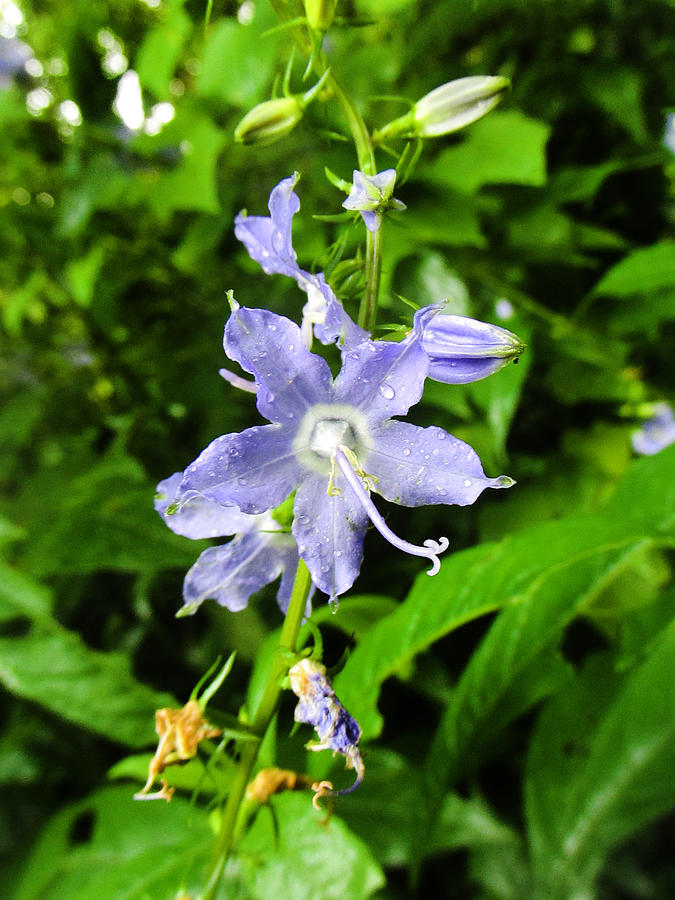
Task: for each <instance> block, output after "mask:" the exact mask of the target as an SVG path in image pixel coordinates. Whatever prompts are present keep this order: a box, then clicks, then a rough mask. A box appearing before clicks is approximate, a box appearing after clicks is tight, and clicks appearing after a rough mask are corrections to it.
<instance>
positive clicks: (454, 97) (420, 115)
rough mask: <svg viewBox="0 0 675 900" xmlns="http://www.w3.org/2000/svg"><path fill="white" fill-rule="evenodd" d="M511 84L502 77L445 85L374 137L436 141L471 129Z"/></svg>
mask: <svg viewBox="0 0 675 900" xmlns="http://www.w3.org/2000/svg"><path fill="white" fill-rule="evenodd" d="M509 85H510V82H509V80H508V78H503V77H502V76H501V75H472V76H470V77H469V78H458V79H456V80H455V81H448V82H447V83H446V84H442V85H441V86H440V87H437V88H435V89H434V90H433V91H431V92H430V93H428V94H426V95H425V96H424V97H422V99H421V100H418V101H417V103H416V104H415V105H414V106H413V108H412V110H411V111H410V112H409V113H407V114H406V115H405V116H401V117H400V118H398V119H395V120H394V121H393V122H389V124H388V125H385V126H384V128H382V129H381V130H380V131H379V132H377V134H376V139H377V140H378V141H381V140H383V139H385V138H389V137H420V138H428V137H439V136H440V135H443V134H450V133H451V132H453V131H458V130H459V129H460V128H464V127H465V126H466V125H470V124H471V123H472V122H475V121H476V120H477V119H480V118H482V117H483V116H484V115H485V114H486V113H489V112H490V110H491V109H492V108H493V107H495V106H496V105H497V104H498V103H499V101H500V100H501V98H502V96H503V95H504V93H505V92H506V91H507V90H508V88H509Z"/></svg>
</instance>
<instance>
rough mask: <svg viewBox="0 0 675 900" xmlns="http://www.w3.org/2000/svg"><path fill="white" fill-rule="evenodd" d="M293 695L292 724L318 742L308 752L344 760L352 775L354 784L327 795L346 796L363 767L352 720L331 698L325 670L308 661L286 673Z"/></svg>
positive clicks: (357, 729)
mask: <svg viewBox="0 0 675 900" xmlns="http://www.w3.org/2000/svg"><path fill="white" fill-rule="evenodd" d="M288 679H289V681H290V683H291V689H292V691H293V693H294V694H295V695H296V697H298V700H299V702H298V705H297V706H296V707H295V714H294V718H295V721H296V722H305V723H306V724H308V725H312V726H313V728H314V730H315V731H316V733H317V736H318V738H319V743H318V744H313V743H310V744H308V745H307V749H308V750H332V751H333V752H334V753H340V754H341V755H342V756H344V757H345V758H346V760H347V768H349V769H354V770H355V771H356V781H355V782H354V784H353V785H352V786H351V787H348V788H345V789H344V790H342V791H333V790H331V791H330V792H329V793H331V794H333V795H337V794H349V793H351V792H352V791H353V790H354V789H355V788H357V787H358V786H359V785H360V784H361V782H362V781H363V776H364V774H365V766H364V765H363V760H362V759H361V753H360V752H359V748H358V743H359V741H360V740H361V729H360V727H359V724H358V722H357V721H356V719H354V718H352V716H350V715H349V713H348V712H347V710H346V709H345V708H344V706H343V705H342V704H341V703H340V701H339V700H338V698H337V697H336V696H335V691H334V690H333V687H332V685H331V683H330V681H329V680H328V678H326V667H325V666H322V665H321V663H318V662H315V661H314V660H312V659H301V660H300V662H298V663H296V664H295V665H294V666H292V667H291V669H290V670H289V672H288Z"/></svg>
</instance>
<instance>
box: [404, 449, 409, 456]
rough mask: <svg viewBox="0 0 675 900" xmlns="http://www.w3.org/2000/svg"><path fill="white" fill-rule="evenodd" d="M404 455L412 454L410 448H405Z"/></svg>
mask: <svg viewBox="0 0 675 900" xmlns="http://www.w3.org/2000/svg"><path fill="white" fill-rule="evenodd" d="M403 455H404V456H410V450H409V449H408V448H407V447H406V448H405V449H404V450H403Z"/></svg>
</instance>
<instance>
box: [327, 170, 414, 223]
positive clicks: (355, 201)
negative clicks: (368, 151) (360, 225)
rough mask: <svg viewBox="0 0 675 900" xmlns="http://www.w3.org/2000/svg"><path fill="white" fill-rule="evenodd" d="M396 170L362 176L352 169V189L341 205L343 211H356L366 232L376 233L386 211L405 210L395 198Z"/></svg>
mask: <svg viewBox="0 0 675 900" xmlns="http://www.w3.org/2000/svg"><path fill="white" fill-rule="evenodd" d="M395 184H396V169H385V171H384V172H378V173H377V175H364V174H363V172H359V170H358V169H354V175H353V184H352V189H351V191H350V192H349V196H348V197H347V199H346V200H345V201H344V203H343V204H342V205H343V206H344V208H345V209H354V210H358V212H360V213H361V216H362V218H363V221H364V223H365V225H366V228H367V229H368V231H378V230H379V228H380V226H381V225H382V217H383V216H384V213H385V211H386V210H387V209H399V210H400V209H405V208H406V206H405V203H401V201H400V200H397V199H396V198H395V197H392V194H393V193H394V185H395Z"/></svg>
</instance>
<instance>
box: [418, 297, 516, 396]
mask: <svg viewBox="0 0 675 900" xmlns="http://www.w3.org/2000/svg"><path fill="white" fill-rule="evenodd" d="M420 312H423V311H422V310H420ZM418 317H420V313H417V315H416V316H415V320H416V326H417V323H418ZM424 319H425V317H420V318H419V321H422V322H423V321H424ZM422 328H423V330H422V349H423V350H424V352H425V353H426V354H427V356H428V357H429V363H430V365H429V378H432V379H433V380H434V381H442V382H444V383H445V384H468V383H469V382H471V381H480V380H481V379H482V378H487V377H488V375H492V374H493V373H494V372H497V371H499V369H501V368H503V367H504V366H505V365H507V364H508V363H509V362H511V361H512V360H516V359H518V357H519V356H521V355H522V354H523V353H524V351H525V344H524V343H523V342H522V341H521V340H520V338H518V337H516V335H515V334H512V332H510V331H507V330H506V328H500V327H499V325H490V324H488V323H487V322H479V321H478V320H477V319H469V318H467V317H466V316H449V315H444V314H443V313H439V315H437V316H433V318H431V319H429V320H428V321H427V322H426V324H425V325H423V327H422Z"/></svg>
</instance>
